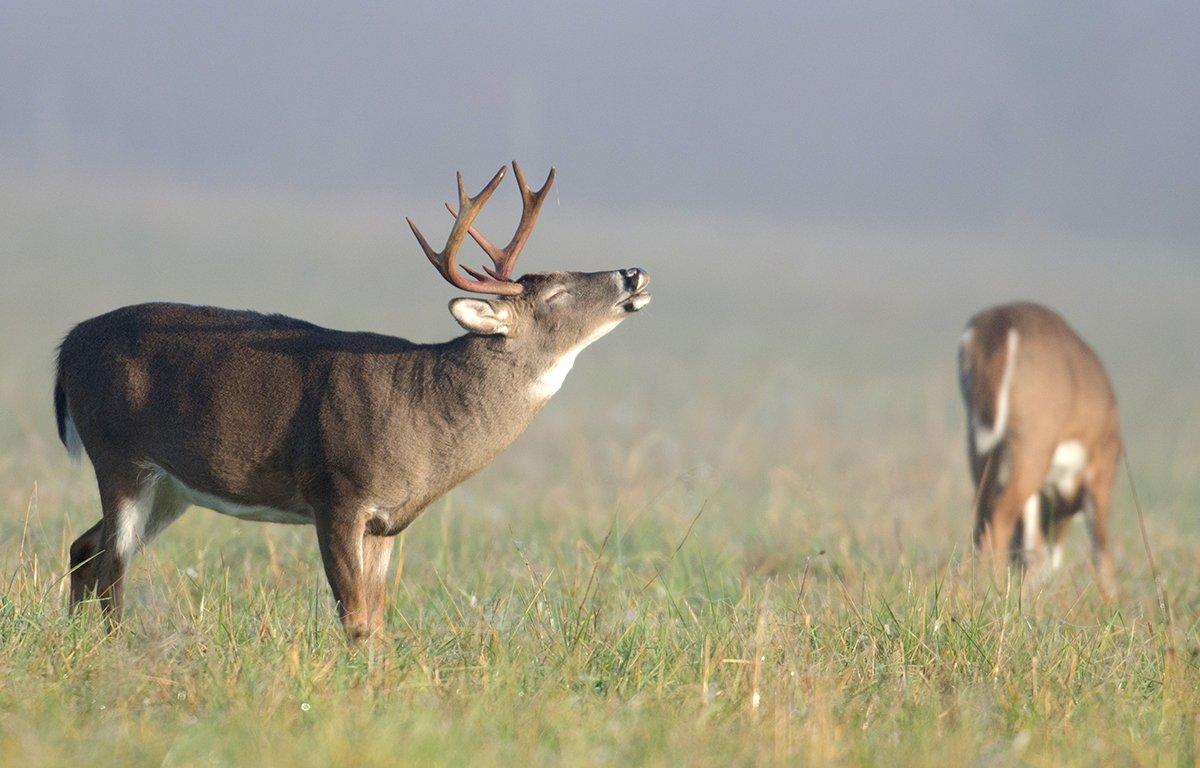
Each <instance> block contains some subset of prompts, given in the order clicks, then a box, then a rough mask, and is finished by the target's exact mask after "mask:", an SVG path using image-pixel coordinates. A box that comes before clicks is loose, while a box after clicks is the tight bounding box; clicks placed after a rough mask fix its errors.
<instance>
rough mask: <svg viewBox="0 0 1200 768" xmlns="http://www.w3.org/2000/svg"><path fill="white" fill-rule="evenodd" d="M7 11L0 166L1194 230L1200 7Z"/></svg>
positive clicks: (1197, 237)
mask: <svg viewBox="0 0 1200 768" xmlns="http://www.w3.org/2000/svg"><path fill="white" fill-rule="evenodd" d="M647 6H648V4H643V3H631V2H605V3H595V2H592V3H577V2H557V3H545V4H528V5H517V4H501V5H494V6H489V5H487V4H483V3H462V2H460V3H444V2H442V3H423V2H405V3H379V4H361V3H323V4H313V5H312V6H309V7H306V8H302V7H301V4H296V3H290V2H289V3H284V2H280V3H275V4H254V5H253V7H252V4H249V3H243V2H228V3H205V4H200V3H196V4H181V3H162V2H147V3H121V2H109V3H80V4H78V5H71V4H63V5H60V4H55V3H50V2H45V1H44V0H39V1H38V2H32V3H25V2H15V0H7V1H6V2H4V3H3V4H2V5H0V165H2V166H8V167H10V168H17V169H19V170H27V169H33V170H38V169H44V168H59V167H63V166H66V167H81V168H87V169H94V168H99V169H101V170H103V169H111V170H115V171H121V172H123V171H126V170H132V171H134V172H137V173H142V172H147V173H153V174H165V175H169V176H173V177H180V178H183V179H186V180H189V181H199V182H203V183H207V182H215V183H221V184H225V183H235V184H244V183H250V184H267V185H272V186H284V187H292V186H295V187H301V188H305V189H311V190H315V191H323V190H327V189H338V190H354V189H359V188H372V189H393V190H398V191H406V192H421V191H424V190H429V189H434V190H437V192H438V193H441V192H442V191H443V190H444V191H449V190H450V189H451V188H452V186H451V185H452V176H451V175H450V174H451V173H452V172H453V171H454V170H456V169H459V168H461V169H462V170H464V171H466V172H468V174H469V175H470V176H471V177H473V178H474V179H475V181H476V183H482V181H483V180H484V179H485V178H486V175H487V174H489V173H491V172H492V171H493V170H494V169H495V168H496V167H498V166H499V164H500V163H501V162H504V161H505V160H508V159H509V158H510V157H513V156H515V157H518V158H520V159H522V160H524V161H525V162H526V164H527V166H528V167H529V169H530V170H531V173H534V172H539V171H541V170H542V169H544V167H545V166H546V165H547V164H549V163H550V162H553V163H555V164H557V165H558V167H559V171H560V181H559V194H560V195H561V196H562V197H563V198H564V199H565V198H567V197H568V196H569V197H572V198H574V199H575V200H578V201H581V202H586V203H587V204H589V205H597V206H604V207H609V208H616V209H622V208H630V207H639V208H642V207H647V208H652V209H653V208H661V209H683V210H694V211H696V212H698V213H709V212H713V211H726V210H728V211H732V212H735V213H744V212H762V213H764V214H767V215H771V216H786V217H792V218H797V219H812V220H835V221H849V222H864V223H885V224H895V223H902V224H917V225H935V226H936V225H949V226H953V227H980V226H982V227H997V226H1010V227H1011V226H1023V225H1026V224H1030V225H1035V226H1046V227H1054V228H1057V227H1062V228H1067V229H1070V230H1073V231H1077V232H1086V233H1096V234H1100V235H1103V236H1112V235H1116V236H1130V237H1137V238H1150V239H1161V240H1167V241H1175V242H1179V243H1184V244H1187V245H1189V246H1194V245H1196V244H1200V216H1197V208H1198V203H1200V146H1198V142H1197V137H1198V136H1200V4H1198V3H1195V2H1194V0H1193V1H1191V2H1163V3H1154V4H1145V5H1144V6H1141V5H1139V4H1136V3H1128V2H1097V1H1095V0H1087V1H1085V2H1044V1H1042V2H1009V3H987V4H984V3H957V4H954V3H936V2H895V3H892V2H884V3H870V4H859V3H848V2H841V1H839V2H830V3H797V2H786V3H769V2H742V3H730V2H723V3H715V4H701V3H691V2H689V3H659V4H655V5H654V7H652V8H651V7H647Z"/></svg>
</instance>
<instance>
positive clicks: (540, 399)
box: [54, 162, 650, 639]
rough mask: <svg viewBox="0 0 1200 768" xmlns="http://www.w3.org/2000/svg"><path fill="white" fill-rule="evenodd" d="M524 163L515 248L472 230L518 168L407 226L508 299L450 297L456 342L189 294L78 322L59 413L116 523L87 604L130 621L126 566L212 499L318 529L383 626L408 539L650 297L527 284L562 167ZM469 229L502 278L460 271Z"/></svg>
mask: <svg viewBox="0 0 1200 768" xmlns="http://www.w3.org/2000/svg"><path fill="white" fill-rule="evenodd" d="M513 171H514V172H515V175H516V178H517V184H518V187H519V188H520V192H521V197H522V201H523V212H522V214H521V221H520V224H519V226H518V227H517V231H516V234H515V235H514V236H513V238H512V241H511V242H510V243H509V244H508V246H507V247H505V248H503V249H501V248H497V247H496V246H494V245H493V244H492V243H491V242H489V241H488V240H487V239H486V238H485V237H483V236H482V235H481V234H479V233H478V232H477V231H476V230H475V229H474V228H473V227H472V222H473V221H474V219H475V217H476V216H477V215H478V214H479V211H480V209H481V208H482V206H483V205H484V203H485V202H487V200H488V198H489V197H491V195H492V193H493V192H494V191H495V190H496V187H497V185H499V183H500V180H501V179H502V178H503V177H504V172H505V168H504V167H502V168H501V169H500V171H499V172H497V173H496V175H495V176H494V177H493V178H492V180H491V181H490V182H489V183H488V184H487V186H486V187H484V189H483V190H482V191H481V192H480V193H479V194H478V195H476V196H475V197H468V196H467V193H466V190H465V189H464V187H463V181H462V175H461V174H460V175H459V177H458V211H457V213H455V212H454V210H453V209H451V213H452V214H455V215H454V225H453V227H452V228H451V230H450V235H449V237H448V239H447V241H446V245H445V247H444V248H443V249H442V250H441V251H440V252H438V251H435V250H433V248H431V247H430V245H429V243H428V242H427V241H426V240H425V238H424V237H423V236H422V235H421V233H420V232H419V231H418V230H417V228H416V226H415V225H413V223H412V221H411V220H410V221H409V222H408V223H409V226H410V227H412V231H413V234H414V235H416V238H417V240H418V242H419V243H420V245H421V248H422V250H424V252H425V255H426V256H427V257H428V258H429V261H430V262H431V263H432V264H433V265H434V266H435V267H436V268H437V269H438V271H439V272H440V273H441V274H442V276H443V277H444V278H445V279H446V280H447V281H449V282H450V283H451V284H452V285H454V286H455V287H457V288H460V289H462V290H464V291H473V292H478V293H483V294H493V295H495V296H498V297H499V298H492V299H482V298H456V299H454V300H453V301H451V302H450V313H451V314H452V315H453V316H454V319H455V320H457V321H458V323H459V324H460V325H462V326H463V327H464V328H466V329H467V331H468V333H467V334H466V335H464V336H460V337H458V338H456V339H453V340H451V341H448V342H445V343H441V344H415V343H412V342H409V341H406V340H404V339H399V338H393V337H389V336H382V335H378V334H374V333H346V332H342V331H334V330H329V329H326V328H320V327H318V326H315V325H311V324H309V323H306V322H303V321H300V320H294V319H291V318H288V317H282V316H279V315H261V314H257V313H255V312H240V311H232V310H227V309H216V308H212V307H197V306H188V305H181V304H141V305H137V306H131V307H125V308H123V309H118V310H115V311H113V312H109V313H108V314H105V315H101V316H99V317H96V318H93V319H91V320H88V321H86V322H83V323H80V324H79V325H77V326H76V327H75V328H74V329H73V330H72V331H71V332H70V333H69V334H68V335H67V337H66V339H65V340H64V341H63V343H62V347H61V350H60V352H59V356H58V376H57V382H56V386H55V391H54V405H55V412H56V416H57V419H58V432H59V436H60V437H61V438H62V440H63V442H64V444H65V445H66V446H67V448H68V449H69V450H70V451H71V452H72V453H73V454H75V455H76V456H78V454H79V451H80V450H81V449H82V450H83V451H86V452H87V454H88V456H89V457H90V459H91V461H92V464H93V465H94V467H95V471H96V481H97V483H98V485H99V488H100V504H101V508H102V509H101V511H102V513H103V516H102V518H101V520H100V521H99V522H98V523H96V524H95V525H94V526H92V527H91V528H90V529H89V530H88V531H87V532H86V533H84V534H83V535H82V536H80V537H79V539H78V540H76V541H75V543H74V544H73V545H72V546H71V568H72V573H71V601H72V605H74V604H76V603H78V602H79V601H80V600H83V599H84V598H85V597H87V596H89V595H93V594H94V595H96V596H97V597H98V598H99V601H100V602H101V604H102V605H103V606H104V608H105V613H106V615H107V616H108V618H109V620H110V622H112V621H114V620H115V619H116V618H117V617H118V616H119V615H120V610H121V595H122V578H123V575H124V573H125V570H126V568H127V567H128V565H129V561H130V558H131V557H132V556H133V555H134V553H135V552H136V551H137V550H138V549H139V548H140V547H141V546H142V545H144V544H145V543H147V542H148V541H150V540H151V539H152V538H153V537H154V536H155V535H157V534H158V533H161V532H162V530H163V529H164V528H166V527H167V526H168V525H169V524H170V523H171V522H172V521H174V520H175V519H176V518H178V517H179V516H180V514H182V513H183V511H184V510H185V509H186V508H187V507H188V506H189V505H197V506H202V507H208V508H209V509H212V510H215V511H217V512H221V513H224V514H227V515H232V516H234V517H238V518H241V519H244V520H259V521H265V522H277V523H296V524H304V525H313V526H315V527H316V534H317V542H318V544H319V546H320V551H321V558H322V560H323V562H324V565H325V573H326V575H327V577H328V579H329V584H330V586H331V587H332V588H333V595H334V598H335V600H336V601H337V606H338V611H339V614H340V616H341V620H342V624H343V626H344V627H345V630H346V632H347V634H348V635H349V636H350V637H351V638H352V639H358V638H361V637H363V636H365V635H369V634H372V633H374V632H376V631H377V630H378V629H379V628H380V627H381V625H382V620H383V609H384V584H385V577H386V572H387V568H388V559H389V556H390V554H391V549H392V537H394V536H395V535H396V534H398V533H399V532H400V531H402V530H404V528H405V527H406V526H408V525H409V523H411V522H412V521H413V519H414V518H416V517H417V515H419V514H420V513H421V512H422V511H423V510H424V509H425V508H426V507H428V506H429V504H430V503H431V502H433V501H434V500H435V499H437V498H438V497H439V496H441V495H442V494H444V493H445V492H446V491H448V490H450V489H451V488H453V487H454V486H456V485H458V484H459V483H461V482H462V481H463V480H464V479H466V478H467V477H469V476H471V475H472V474H474V473H475V472H477V471H478V470H480V469H481V468H483V467H484V466H485V465H486V464H488V462H490V461H491V460H492V458H493V457H495V456H496V454H498V453H499V452H500V451H501V450H503V449H504V448H505V447H506V446H507V445H508V444H509V443H511V442H512V441H513V440H514V439H515V438H516V437H517V435H519V434H521V432H522V430H524V429H525V427H526V426H527V425H528V424H529V422H530V421H531V420H532V419H533V417H534V416H535V415H536V414H537V413H538V411H540V410H541V409H542V407H543V406H544V405H545V404H546V402H547V400H548V399H549V398H550V396H551V395H553V394H554V393H555V392H556V391H557V390H558V388H559V386H560V385H561V384H562V382H563V379H564V377H565V376H566V375H567V372H568V371H569V370H570V369H571V365H572V363H573V362H574V361H575V356H576V355H578V354H579V352H580V351H581V350H582V349H583V348H584V347H586V346H587V345H589V344H591V343H592V342H594V341H596V340H597V339H599V338H600V337H601V336H603V335H605V334H606V333H608V332H609V331H611V330H612V329H613V328H615V327H616V326H617V324H618V323H620V322H621V321H622V320H623V319H625V318H626V317H628V316H629V314H631V313H633V312H636V311H638V310H640V309H641V308H642V307H644V306H645V305H646V303H647V302H649V301H650V294H648V293H647V292H646V291H645V290H644V289H645V287H646V283H647V281H648V277H647V275H646V273H645V272H644V271H642V270H641V269H636V268H632V269H622V270H616V271H610V272H550V273H535V274H527V275H525V276H523V277H521V278H520V279H514V278H513V277H512V270H513V266H514V263H515V262H516V259H517V256H518V255H519V254H520V252H521V249H522V247H523V246H524V245H525V242H526V241H527V240H528V238H529V235H530V233H531V232H532V230H533V226H534V223H535V221H536V220H537V216H538V211H539V210H540V208H541V206H542V204H543V203H544V202H545V199H546V195H547V192H548V191H549V189H550V186H551V184H553V182H554V171H553V169H551V171H550V175H549V177H548V178H547V179H546V183H545V185H544V186H543V187H542V188H541V189H540V190H538V191H537V192H532V191H531V190H530V188H529V187H528V186H527V185H526V184H525V179H524V178H523V176H522V174H521V170H520V168H519V167H518V166H517V164H516V163H515V162H514V163H513ZM447 207H449V206H447ZM468 234H470V235H471V236H472V237H473V238H474V239H475V240H476V241H477V242H478V243H479V245H480V247H482V248H483V250H484V251H486V252H487V254H488V256H489V257H490V258H491V261H492V266H491V267H485V268H484V273H486V274H484V273H481V272H477V271H474V270H471V269H468V268H465V267H463V268H462V269H463V272H460V271H459V269H460V268H459V267H458V266H457V264H456V260H455V258H456V253H457V251H458V248H459V246H460V245H461V244H462V242H463V240H464V238H465V237H466V236H467V235H468ZM464 272H465V273H466V274H464Z"/></svg>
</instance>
